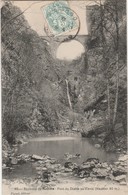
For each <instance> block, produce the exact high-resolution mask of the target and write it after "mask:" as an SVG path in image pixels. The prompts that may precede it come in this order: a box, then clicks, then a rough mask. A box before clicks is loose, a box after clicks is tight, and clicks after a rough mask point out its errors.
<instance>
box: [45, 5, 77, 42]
mask: <svg viewBox="0 0 128 195" xmlns="http://www.w3.org/2000/svg"><path fill="white" fill-rule="evenodd" d="M43 14H44V17H45V20H46V23H45V27H44V29H45V32H46V34H47V35H48V36H49V37H52V38H53V39H54V40H56V41H66V40H69V39H72V38H74V37H75V36H76V35H77V34H78V32H79V29H80V20H79V17H78V15H77V14H76V13H75V12H74V11H73V10H71V9H70V7H69V5H68V4H67V3H66V2H54V3H51V4H49V5H47V6H44V7H43ZM72 34H73V35H72Z"/></svg>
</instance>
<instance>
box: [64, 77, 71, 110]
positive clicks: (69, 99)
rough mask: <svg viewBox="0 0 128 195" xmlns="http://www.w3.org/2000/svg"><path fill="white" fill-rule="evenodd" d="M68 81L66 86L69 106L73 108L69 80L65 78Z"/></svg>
mask: <svg viewBox="0 0 128 195" xmlns="http://www.w3.org/2000/svg"><path fill="white" fill-rule="evenodd" d="M65 81H66V86H67V98H68V103H69V107H70V109H71V110H72V103H71V98H70V94H69V87H68V80H67V79H65Z"/></svg>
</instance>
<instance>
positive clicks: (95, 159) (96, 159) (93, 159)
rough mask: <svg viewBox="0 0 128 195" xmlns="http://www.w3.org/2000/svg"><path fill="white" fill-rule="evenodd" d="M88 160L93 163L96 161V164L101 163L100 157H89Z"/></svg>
mask: <svg viewBox="0 0 128 195" xmlns="http://www.w3.org/2000/svg"><path fill="white" fill-rule="evenodd" d="M86 162H90V163H91V162H93V163H95V164H98V163H99V159H98V158H88V159H87V160H86Z"/></svg>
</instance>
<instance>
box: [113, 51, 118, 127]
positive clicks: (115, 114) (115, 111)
mask: <svg viewBox="0 0 128 195" xmlns="http://www.w3.org/2000/svg"><path fill="white" fill-rule="evenodd" d="M118 61H119V57H118V54H117V73H116V96H115V105H114V114H113V127H114V126H115V122H116V117H117V106H118V95H119V63H118Z"/></svg>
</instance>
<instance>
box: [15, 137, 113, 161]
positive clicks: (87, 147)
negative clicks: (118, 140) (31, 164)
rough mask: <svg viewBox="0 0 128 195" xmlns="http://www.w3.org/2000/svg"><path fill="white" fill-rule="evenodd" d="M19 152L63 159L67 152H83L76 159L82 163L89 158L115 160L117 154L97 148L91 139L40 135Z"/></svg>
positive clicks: (23, 146)
mask: <svg viewBox="0 0 128 195" xmlns="http://www.w3.org/2000/svg"><path fill="white" fill-rule="evenodd" d="M18 153H21V154H22V153H25V154H29V155H32V154H36V155H40V156H42V155H45V154H47V155H48V156H50V157H53V158H56V159H58V160H62V159H63V158H64V154H65V153H69V154H71V155H75V154H81V158H79V159H76V160H75V161H78V163H81V162H83V161H85V160H87V159H88V158H94V157H95V158H98V159H99V160H100V161H102V162H103V161H107V162H110V163H112V162H114V161H115V160H116V159H117V154H115V153H107V152H106V151H105V150H103V149H101V148H95V146H94V144H92V143H91V141H90V140H89V139H85V138H81V137H59V136H55V137H53V136H52V137H43V138H42V137H39V138H34V139H31V140H30V141H29V142H28V143H27V144H24V145H22V146H21V147H20V148H19V150H18Z"/></svg>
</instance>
